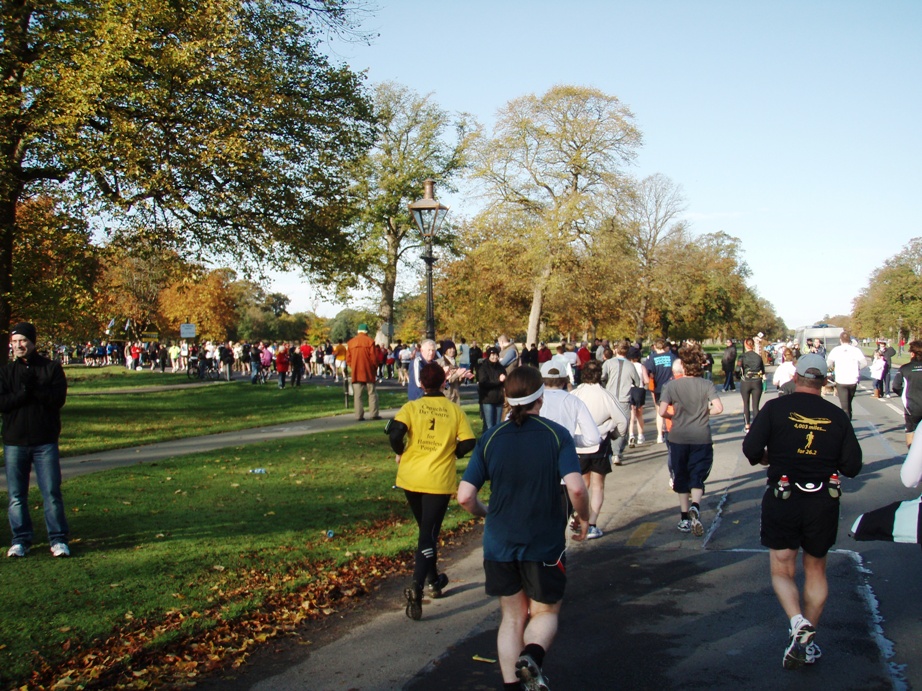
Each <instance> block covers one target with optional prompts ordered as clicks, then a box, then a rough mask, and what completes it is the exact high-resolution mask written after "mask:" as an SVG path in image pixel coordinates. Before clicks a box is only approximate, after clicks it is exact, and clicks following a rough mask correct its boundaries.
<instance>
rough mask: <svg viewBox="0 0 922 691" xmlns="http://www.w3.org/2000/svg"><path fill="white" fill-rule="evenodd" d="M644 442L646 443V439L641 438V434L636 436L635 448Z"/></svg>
mask: <svg viewBox="0 0 922 691" xmlns="http://www.w3.org/2000/svg"><path fill="white" fill-rule="evenodd" d="M646 441H647V438H646V437H645V436H643V435H642V434H638V435H637V446H640V445H641V444H643V443H644V442H646Z"/></svg>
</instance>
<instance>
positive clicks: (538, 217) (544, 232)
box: [475, 86, 641, 342]
mask: <svg viewBox="0 0 922 691" xmlns="http://www.w3.org/2000/svg"><path fill="white" fill-rule="evenodd" d="M633 118H634V116H633V114H632V113H631V111H630V110H629V109H628V108H627V107H626V106H624V105H623V104H622V103H621V102H620V101H619V100H618V99H617V98H616V97H615V96H611V95H607V94H604V93H602V92H601V91H599V90H597V89H591V88H587V87H578V86H555V87H553V88H551V89H550V90H549V91H548V92H547V93H545V94H544V95H542V96H540V97H538V96H534V95H529V96H523V97H521V98H517V99H515V100H513V101H510V102H509V103H508V104H507V105H506V106H505V107H504V108H502V109H501V110H500V112H499V117H498V119H497V122H496V125H495V127H494V130H493V133H492V136H490V137H483V138H481V140H480V143H479V146H478V152H477V164H476V167H475V175H476V177H477V179H479V180H480V181H481V182H482V183H483V185H484V187H485V191H486V196H487V199H488V207H487V209H486V210H485V211H484V213H486V214H494V213H497V212H504V213H506V214H509V215H513V214H515V215H519V216H520V217H521V222H520V223H518V224H517V225H518V226H520V227H521V226H526V227H528V228H529V229H530V238H529V240H530V242H529V243H528V245H527V250H526V252H523V255H522V256H521V257H520V261H519V262H518V263H517V264H516V265H515V271H516V272H517V273H518V274H519V275H521V276H528V277H529V278H530V280H531V282H532V286H533V288H532V300H531V310H530V314H529V318H528V332H527V337H526V338H527V340H528V342H534V341H536V340H537V334H538V328H539V324H540V323H541V319H542V313H543V309H544V299H545V295H546V292H547V290H548V287H549V285H550V283H551V281H552V278H553V276H554V275H555V272H556V271H557V270H558V269H559V268H560V266H561V263H562V262H563V261H564V260H565V259H566V257H567V256H568V253H569V250H570V248H571V247H572V246H573V245H574V244H586V243H587V240H588V237H589V236H590V235H591V233H592V232H593V231H594V230H595V229H596V228H597V227H598V225H599V223H600V222H601V220H602V217H603V216H604V211H605V206H606V205H607V204H611V203H612V202H613V201H614V200H615V199H616V198H617V196H618V195H619V193H620V186H621V182H622V175H621V168H622V167H623V166H624V165H625V164H627V163H629V162H630V161H631V160H633V158H634V157H635V156H636V150H637V148H638V147H639V146H640V144H641V134H640V131H639V130H638V129H637V128H636V127H635V126H634V123H633Z"/></svg>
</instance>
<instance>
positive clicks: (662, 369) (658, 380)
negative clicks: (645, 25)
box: [641, 350, 678, 398]
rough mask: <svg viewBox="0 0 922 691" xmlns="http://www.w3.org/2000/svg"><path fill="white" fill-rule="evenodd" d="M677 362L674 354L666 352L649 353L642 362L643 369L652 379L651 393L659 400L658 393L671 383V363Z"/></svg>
mask: <svg viewBox="0 0 922 691" xmlns="http://www.w3.org/2000/svg"><path fill="white" fill-rule="evenodd" d="M676 360H678V357H676V355H675V353H673V352H672V351H671V350H667V351H666V352H665V353H656V352H653V353H650V356H649V357H648V358H647V359H646V360H644V361H643V363H641V364H643V366H644V369H645V370H647V372H648V373H649V375H650V376H651V377H653V393H655V394H656V397H657V398H659V393H660V391H662V389H663V387H664V386H665V385H666V383H667V382H671V381H672V379H673V376H672V363H673V362H675V361H676Z"/></svg>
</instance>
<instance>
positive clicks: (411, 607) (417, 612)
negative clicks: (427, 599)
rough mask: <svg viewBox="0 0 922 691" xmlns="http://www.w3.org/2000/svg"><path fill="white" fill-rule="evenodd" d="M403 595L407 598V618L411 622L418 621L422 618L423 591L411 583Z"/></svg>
mask: <svg viewBox="0 0 922 691" xmlns="http://www.w3.org/2000/svg"><path fill="white" fill-rule="evenodd" d="M403 594H404V595H405V596H406V598H407V610H406V612H407V616H408V617H409V618H410V619H412V620H413V621H419V620H420V619H422V618H423V589H422V588H421V587H420V586H419V585H417V584H416V583H413V584H412V585H410V586H409V587H407V588H406V589H405V590H404V591H403Z"/></svg>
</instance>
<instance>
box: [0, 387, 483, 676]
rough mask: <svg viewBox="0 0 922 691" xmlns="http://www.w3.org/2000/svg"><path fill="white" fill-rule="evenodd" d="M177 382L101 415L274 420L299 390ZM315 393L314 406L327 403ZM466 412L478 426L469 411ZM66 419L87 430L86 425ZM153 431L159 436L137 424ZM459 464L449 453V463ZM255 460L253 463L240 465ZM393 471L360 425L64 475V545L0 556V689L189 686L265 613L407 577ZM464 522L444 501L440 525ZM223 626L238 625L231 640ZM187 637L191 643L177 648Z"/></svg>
mask: <svg viewBox="0 0 922 691" xmlns="http://www.w3.org/2000/svg"><path fill="white" fill-rule="evenodd" d="M240 389H242V390H240ZM231 390H232V391H233V396H230V395H229V392H230V391H231ZM188 393H189V395H188V396H186V395H185V393H182V394H181V393H180V392H177V393H176V394H172V393H171V394H156V395H153V396H151V395H148V396H146V397H145V396H138V397H137V398H134V397H124V398H119V399H118V402H117V406H118V410H112V411H111V413H107V414H108V415H109V420H110V422H109V424H110V425H114V424H115V423H114V421H116V420H119V419H121V418H122V417H129V418H130V417H137V418H139V419H138V420H137V422H136V423H133V424H136V425H137V427H138V430H140V428H141V427H143V426H144V425H145V424H147V426H154V424H157V425H159V424H160V423H161V421H162V420H164V419H166V415H167V413H166V411H167V410H172V411H174V412H175V414H176V415H185V416H186V417H189V418H192V420H193V421H195V422H197V425H198V430H199V431H202V430H203V428H214V427H215V424H214V422H215V420H216V419H220V420H222V426H223V417H222V415H223V414H224V413H225V411H226V410H228V409H229V410H230V411H232V413H233V414H234V415H233V416H232V417H233V419H234V420H235V423H236V422H240V423H241V425H240V426H245V424H243V423H244V422H245V421H246V422H247V424H251V423H252V422H253V419H252V418H250V417H248V416H249V414H250V411H252V414H253V415H256V416H258V417H259V420H260V421H263V420H265V418H266V417H268V418H270V419H275V420H277V419H278V417H277V415H276V414H275V413H276V412H278V413H280V412H281V411H283V410H285V409H286V408H292V407H297V404H296V403H293V402H294V401H296V400H297V399H298V398H299V397H302V396H306V395H309V394H310V393H311V390H302V391H299V392H295V393H294V394H293V395H291V392H289V391H281V392H279V391H276V390H273V389H270V388H269V387H250V386H249V385H247V386H245V387H234V388H233V389H231V388H230V387H227V386H225V387H214V389H212V388H211V387H209V388H206V389H196V390H191V391H190V392H188ZM322 394H323V392H322V391H321V392H318V393H317V395H318V396H320V397H321V401H320V403H319V404H318V406H317V408H318V409H319V408H323V406H324V405H326V404H327V402H325V401H324V400H322ZM177 395H178V396H179V397H176V396H177ZM253 396H255V397H256V398H251V397H253ZM339 396H340V399H339V405H340V406H341V405H342V400H341V394H339ZM196 397H200V398H201V401H200V402H198V403H195V402H194V401H195V400H196ZM283 399H287V400H286V401H285V402H284V403H272V404H269V403H267V401H276V400H283ZM75 400H77V399H73V400H71V401H69V402H68V407H69V406H71V405H72V404H73V403H74V401H75ZM96 400H98V401H100V402H101V401H102V399H96ZM108 400H110V401H111V400H112V399H111V398H110V399H108ZM333 403H334V402H333V401H330V402H329V405H331V406H332V405H333ZM270 405H271V406H272V408H271V410H273V411H274V412H273V413H271V414H268V415H267V414H266V407H267V406H270ZM75 407H79V406H75ZM190 407H191V408H192V409H194V411H195V413H194V414H192V415H189V414H188V413H189V410H190ZM312 410H313V408H312ZM467 410H468V412H469V415H470V416H471V417H472V424H473V425H474V426H475V431H476V430H478V429H479V420H474V419H473V418H475V417H476V410H475V408H474V407H473V406H469V407H468V408H467ZM303 412H305V411H302V413H303ZM145 421H146V423H145ZM152 423H154V424H152ZM97 424H98V430H96V431H95V432H93V434H94V435H96V436H98V437H101V436H102V435H104V434H105V431H104V430H105V424H104V422H103V421H101V420H98V421H97ZM68 425H71V426H72V429H73V428H79V429H88V427H86V425H88V422H86V421H84V422H81V423H79V424H78V423H76V422H74V420H73V419H71V420H70V421H69V422H65V427H67V426H68ZM79 425H84V426H83V427H81V426H79ZM110 433H111V432H110ZM135 433H136V432H132V434H135ZM118 434H119V436H121V432H120V431H119V432H118ZM158 435H159V438H164V437H163V435H162V433H160V432H158V431H156V430H154V431H152V432H151V436H152V437H158ZM74 446H80V444H75V445H74ZM72 448H73V446H72ZM466 463H467V459H461V460H460V461H459V462H458V469H459V472H460V471H462V470H463V468H464V467H465V466H466ZM257 466H258V467H263V468H266V469H267V474H266V475H254V474H251V473H249V472H248V470H249V469H250V468H253V467H257ZM395 473H396V468H395V464H394V457H393V454H392V452H391V451H390V447H389V445H388V443H387V437H386V436H385V435H384V434H383V433H382V427H381V426H380V425H374V426H373V427H372V426H368V425H365V426H356V427H355V428H351V429H348V430H343V431H339V432H330V433H324V434H315V435H309V436H305V437H302V438H298V439H288V440H283V441H278V442H266V443H262V444H256V445H251V446H246V447H239V448H231V449H225V450H223V451H220V452H214V453H206V454H198V455H191V456H183V457H181V458H175V459H170V460H167V461H162V462H159V463H149V464H145V465H143V466H131V467H128V468H121V469H116V470H110V471H106V472H103V473H96V474H93V475H87V476H82V477H78V478H74V479H72V480H69V481H66V482H65V483H64V487H63V494H64V500H65V504H66V506H67V510H68V518H69V520H70V523H71V533H72V543H71V546H72V550H73V557H72V558H70V559H53V558H52V557H51V556H50V554H49V553H48V546H47V544H44V543H43V544H36V545H35V549H34V550H33V552H32V553H31V554H30V555H29V556H28V557H27V558H25V559H3V560H0V579H2V582H3V583H4V588H3V589H4V597H3V601H4V606H3V608H0V681H2V682H3V686H4V688H6V687H9V686H13V685H16V686H18V685H21V684H28V685H29V687H30V688H40V687H46V686H50V685H51V684H53V683H55V682H60V681H61V680H62V679H65V680H67V679H69V680H70V681H69V682H65V683H73V684H74V685H75V686H76V685H79V684H86V683H93V684H95V685H98V686H105V687H109V686H115V685H117V684H127V685H128V686H129V687H131V688H145V687H146V686H147V685H148V684H150V683H152V682H154V680H155V679H160V683H166V684H167V685H169V686H173V684H174V683H177V682H176V679H177V677H175V675H176V674H177V673H180V672H181V676H182V677H185V680H186V682H188V681H191V680H192V679H193V678H194V677H195V676H196V675H197V674H200V673H202V672H204V671H206V670H207V669H208V668H209V665H211V666H215V665H218V664H220V663H222V662H224V661H226V660H227V659H234V658H235V656H236V657H238V658H239V656H241V655H245V654H246V649H247V648H248V646H249V645H251V644H253V642H254V640H255V641H258V640H261V639H265V638H266V637H267V636H270V635H274V634H273V632H276V631H277V630H278V627H279V626H280V624H279V623H278V622H279V621H281V622H287V625H289V626H295V625H296V624H297V623H298V621H300V620H301V619H303V618H306V617H308V616H311V615H316V616H323V614H322V613H330V612H331V611H333V610H335V609H336V607H337V606H338V604H337V603H341V601H342V600H343V599H344V598H348V597H349V596H350V595H355V594H357V593H361V592H363V591H364V590H365V589H366V588H367V587H370V584H371V582H372V581H373V580H374V578H376V577H378V576H380V575H382V574H384V573H387V571H388V568H389V569H390V571H391V572H394V571H395V570H396V572H399V573H403V574H409V573H410V571H411V570H412V567H411V566H410V560H411V558H412V557H411V552H410V550H412V547H413V544H414V541H415V523H414V521H413V519H412V516H411V514H410V512H409V509H408V508H407V507H406V502H405V499H404V496H403V493H402V492H400V491H398V490H394V489H392V485H393V482H394V477H395ZM33 492H34V493H33V494H31V495H30V499H31V502H32V508H33V519H34V520H37V526H36V528H37V530H36V538H37V540H44V539H45V535H44V525H43V522H42V519H41V509H40V504H41V497H40V496H36V495H37V492H35V491H34V490H33ZM469 523H470V518H469V516H468V515H467V514H466V513H465V512H464V511H463V509H461V508H460V507H459V506H458V505H457V503H455V502H452V505H451V507H450V509H449V512H448V515H447V517H446V520H445V523H444V526H443V530H444V531H450V530H452V529H453V528H457V527H459V526H461V525H466V524H469ZM327 531H333V537H332V538H330V537H328V536H327V535H328V533H327ZM267 611H272V612H274V614H273V617H271V618H267V616H266V612H267ZM244 623H245V624H246V625H244ZM235 627H237V628H244V629H246V631H247V632H246V633H245V634H243V638H241V637H240V636H239V635H237V636H236V637H235V635H234V634H233V630H234V629H235ZM254 627H255V628H254ZM260 637H262V638H260ZM190 640H191V641H192V643H191V644H190V643H189V641H190ZM177 645H179V647H178V648H177ZM182 645H186V646H187V647H186V648H183V647H182ZM202 646H211V647H210V648H209V650H210V652H208V653H207V654H206V653H204V652H203V649H202ZM192 649H194V650H195V652H196V654H195V655H193V656H191V657H184V656H182V654H181V651H182V650H192ZM177 650H179V651H180V652H179V653H177V652H176V651H177ZM171 651H172V652H171ZM65 663H66V664H65ZM62 665H63V666H62ZM55 667H57V668H58V670H57V672H52V671H51V670H52V669H53V668H55ZM171 674H172V675H174V677H173V679H172V681H170V675H171ZM30 675H32V677H31V678H30Z"/></svg>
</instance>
